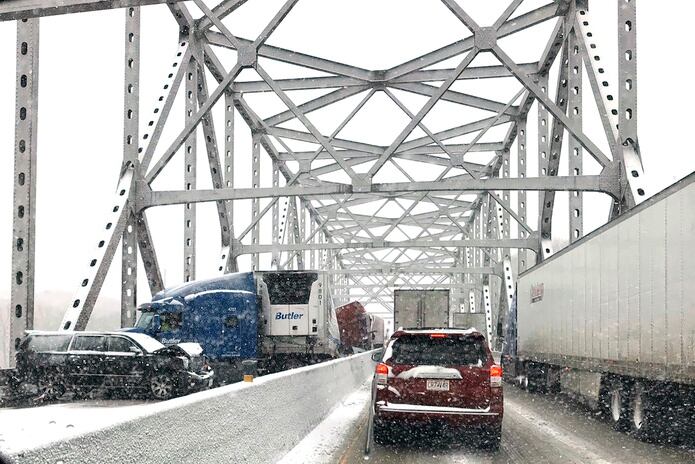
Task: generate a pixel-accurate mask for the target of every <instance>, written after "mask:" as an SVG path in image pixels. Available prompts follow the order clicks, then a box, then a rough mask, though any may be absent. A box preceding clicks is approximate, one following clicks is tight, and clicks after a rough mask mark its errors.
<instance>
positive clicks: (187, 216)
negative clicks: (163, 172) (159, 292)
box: [183, 58, 198, 282]
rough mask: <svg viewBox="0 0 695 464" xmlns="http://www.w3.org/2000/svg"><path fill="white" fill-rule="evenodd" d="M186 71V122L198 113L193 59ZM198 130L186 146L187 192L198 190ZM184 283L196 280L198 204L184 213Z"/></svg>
mask: <svg viewBox="0 0 695 464" xmlns="http://www.w3.org/2000/svg"><path fill="white" fill-rule="evenodd" d="M187 66H188V67H187V69H186V79H185V80H186V122H187V123H188V121H189V120H190V119H192V117H193V115H195V114H196V113H197V112H198V65H197V63H196V62H195V60H194V59H193V58H191V59H190V60H189V61H188V63H187ZM196 137H197V130H194V131H193V132H192V133H191V135H190V136H189V137H188V139H186V143H185V144H184V150H185V151H184V185H185V187H184V188H185V190H195V188H196V161H197V141H196ZM183 223H184V224H183V281H184V282H189V281H191V280H195V260H196V256H195V248H196V243H195V241H196V204H195V203H186V204H185V205H184V212H183Z"/></svg>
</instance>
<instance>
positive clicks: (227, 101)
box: [222, 92, 239, 272]
mask: <svg viewBox="0 0 695 464" xmlns="http://www.w3.org/2000/svg"><path fill="white" fill-rule="evenodd" d="M222 178H223V179H224V185H225V187H226V188H234V98H233V96H232V94H231V93H230V92H226V93H225V94H224V175H223V177H222ZM226 208H227V217H228V218H229V236H230V239H231V241H232V243H231V244H230V249H229V258H228V260H227V264H226V266H225V272H236V271H238V270H239V266H238V265H237V258H236V256H235V255H234V253H233V251H234V250H232V248H233V246H234V240H235V239H236V235H235V233H234V201H231V200H230V201H228V202H227V203H226Z"/></svg>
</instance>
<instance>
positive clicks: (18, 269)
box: [0, 18, 39, 367]
mask: <svg viewBox="0 0 695 464" xmlns="http://www.w3.org/2000/svg"><path fill="white" fill-rule="evenodd" d="M38 90H39V19H38V18H36V19H24V20H21V21H17V83H16V106H15V150H14V184H13V185H14V209H13V210H12V211H13V214H12V284H11V290H10V308H9V310H10V315H9V316H10V317H9V320H10V334H9V338H8V339H7V340H6V341H3V343H7V344H8V345H9V346H7V348H9V349H6V350H5V352H7V353H9V356H10V359H9V366H10V367H14V363H15V352H16V350H17V347H18V346H19V341H20V339H21V337H22V336H23V335H24V331H25V330H27V329H33V328H34V253H35V248H34V244H35V239H36V237H35V231H36V223H35V220H36V214H35V212H36V134H37V114H38V93H39V92H38ZM0 363H1V364H2V365H4V364H5V360H0Z"/></svg>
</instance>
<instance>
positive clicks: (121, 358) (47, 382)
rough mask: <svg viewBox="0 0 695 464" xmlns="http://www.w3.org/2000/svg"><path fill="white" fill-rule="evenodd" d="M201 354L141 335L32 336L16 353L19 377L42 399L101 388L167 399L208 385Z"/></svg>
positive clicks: (190, 346) (187, 345) (209, 379)
mask: <svg viewBox="0 0 695 464" xmlns="http://www.w3.org/2000/svg"><path fill="white" fill-rule="evenodd" d="M202 351H203V350H202V348H201V347H200V345H198V344H197V343H181V344H179V345H172V346H166V347H165V346H164V345H162V344H161V343H159V342H158V341H157V340H155V339H154V338H152V337H150V336H148V335H145V334H140V333H126V332H38V331H30V332H27V336H26V337H25V338H24V339H23V340H22V342H21V344H20V346H19V350H18V352H17V374H18V378H19V379H21V381H22V382H26V383H30V384H36V385H37V388H38V393H39V394H40V395H41V396H42V397H43V398H45V399H55V398H58V397H60V396H62V395H63V394H64V393H65V392H66V391H68V390H70V391H73V392H75V394H84V393H86V392H88V391H90V390H92V389H97V388H105V389H107V390H109V391H114V390H115V391H133V390H140V391H146V392H148V393H149V394H150V395H151V396H152V397H154V398H155V399H158V400H165V399H168V398H171V397H173V396H175V395H177V394H183V393H186V392H188V391H190V390H193V389H200V388H205V387H209V386H210V385H211V384H212V380H213V376H214V372H213V371H212V369H210V367H209V366H208V365H207V362H206V360H205V357H204V356H203V355H202Z"/></svg>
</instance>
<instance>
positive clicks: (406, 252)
mask: <svg viewBox="0 0 695 464" xmlns="http://www.w3.org/2000/svg"><path fill="white" fill-rule="evenodd" d="M257 1H260V0H248V3H252V2H257ZM53 3H55V2H52V1H48V0H45V1H44V0H8V1H5V2H2V4H0V19H3V20H17V24H18V29H17V30H18V32H17V38H18V41H17V112H16V121H17V122H16V127H17V129H16V144H15V185H14V202H15V208H14V211H15V215H14V217H13V224H14V228H13V231H14V238H13V244H12V246H13V258H12V295H11V298H12V302H11V320H12V323H11V328H12V340H11V343H12V344H13V343H14V340H15V339H17V338H18V337H19V336H20V335H21V333H22V331H23V330H24V329H26V328H30V327H31V326H32V311H33V275H34V274H33V266H34V264H33V263H34V256H33V253H34V247H33V241H34V217H35V214H34V211H33V205H34V196H35V187H36V185H35V177H34V175H33V173H34V172H35V169H36V163H37V160H36V151H35V138H36V130H37V128H36V116H37V108H38V106H37V99H38V94H37V91H36V89H37V86H38V69H39V60H38V41H39V34H38V31H39V22H40V17H41V16H46V15H53V14H69V13H73V12H78V11H88V10H94V9H103V8H123V11H124V21H125V34H124V39H123V40H124V42H125V53H126V56H125V59H124V63H125V80H124V87H123V88H124V102H125V105H124V109H123V118H124V135H123V145H124V149H123V163H122V167H121V170H120V172H119V173H114V181H115V182H116V183H117V190H116V192H115V194H114V198H113V201H112V202H111V203H110V204H108V205H104V210H103V211H102V212H101V213H102V214H103V215H104V220H103V223H102V224H103V229H102V232H101V234H100V236H99V237H93V245H94V248H93V251H92V252H91V254H90V255H89V256H87V255H85V256H84V257H83V259H84V271H83V273H82V275H79V276H75V281H76V287H77V291H76V293H75V297H74V299H73V300H72V301H71V303H70V305H69V308H67V311H66V313H65V316H64V319H63V321H62V323H61V327H60V328H61V329H63V330H73V329H77V330H80V329H84V328H85V326H86V324H87V321H88V320H89V317H90V314H91V311H92V308H93V306H94V303H95V301H96V298H97V296H98V294H99V291H100V289H101V285H102V283H103V281H104V278H105V276H106V273H107V271H108V270H109V268H110V267H111V265H112V263H113V262H114V258H115V257H116V256H117V251H119V247H120V251H121V255H120V256H121V262H122V279H123V294H122V324H123V325H131V324H132V323H133V321H134V317H135V305H136V295H137V268H138V265H137V263H138V260H142V262H143V264H144V269H145V272H146V273H147V280H148V282H149V287H150V288H149V290H150V291H151V292H153V293H154V292H156V291H158V290H161V289H162V288H163V287H164V286H165V284H166V285H172V284H177V283H179V282H181V281H188V280H191V279H195V278H196V262H197V261H198V260H197V255H196V239H197V234H196V226H197V221H196V210H195V208H196V204H198V203H200V202H214V203H215V205H216V208H217V213H218V214H217V215H218V219H219V225H218V227H219V231H220V253H219V257H218V260H217V261H218V264H217V265H216V269H217V272H219V273H227V272H233V271H237V270H240V269H239V258H240V257H242V256H244V255H250V256H251V259H250V263H251V267H252V268H253V269H257V268H268V266H270V267H272V268H277V269H304V268H307V269H308V268H315V269H322V270H326V271H327V272H329V273H330V274H331V276H332V277H333V287H334V288H333V296H334V298H335V301H336V303H343V302H347V301H348V300H350V299H354V298H358V299H361V300H362V301H363V302H364V303H366V304H374V305H380V306H382V307H383V308H385V309H386V310H390V309H392V304H393V298H392V290H393V288H394V287H410V288H435V287H436V288H450V289H451V294H452V305H453V307H454V308H455V309H456V310H459V308H462V309H463V310H466V311H468V310H474V311H482V310H483V308H482V304H483V302H484V301H485V302H490V303H491V304H492V305H494V306H495V307H496V308H495V311H493V316H494V317H493V322H494V324H493V325H495V327H496V326H500V327H501V325H502V322H503V321H502V320H501V317H498V314H500V311H499V309H500V308H502V307H504V306H505V305H506V304H508V301H509V298H510V296H511V292H512V288H513V287H512V286H513V283H512V282H513V273H516V272H521V271H523V270H525V269H526V268H528V267H530V266H531V265H533V264H534V263H535V262H537V261H540V260H542V259H545V258H547V257H548V256H550V255H552V253H553V251H554V250H553V244H554V243H557V240H556V239H557V237H554V236H553V217H554V211H555V210H556V208H555V197H556V195H557V192H569V193H568V195H569V198H570V201H569V208H570V211H569V218H570V219H569V225H568V226H567V227H564V228H565V229H566V228H569V230H570V240H571V241H575V240H577V239H579V238H581V237H582V235H583V234H584V228H583V193H584V192H600V193H603V194H605V195H607V196H609V197H610V198H611V199H612V201H611V204H612V206H611V214H613V215H617V214H620V213H622V212H623V211H625V210H627V209H629V208H630V207H632V206H634V205H635V204H638V203H639V202H641V201H642V200H643V199H644V198H646V197H647V196H648V194H647V189H646V188H645V182H644V176H643V172H642V167H641V161H640V153H639V144H638V139H637V133H636V127H637V125H636V121H637V105H636V88H637V75H636V59H637V53H636V39H635V38H636V20H635V19H636V17H635V8H636V0H616V3H617V7H618V18H619V21H618V24H617V25H616V29H615V35H617V38H616V40H617V41H618V44H619V53H620V56H619V59H618V69H617V70H612V71H614V72H615V71H617V74H614V75H615V76H616V77H615V78H610V77H609V76H610V73H609V71H611V70H610V69H609V67H608V66H606V64H605V63H606V62H607V61H608V60H606V59H605V58H606V57H605V56H602V55H601V54H600V51H601V47H600V44H598V43H597V41H596V40H595V38H594V34H593V30H592V20H591V16H590V10H589V4H588V1H587V0H556V1H552V0H548V1H547V2H545V3H543V2H534V1H530V0H513V1H512V0H507V3H508V6H507V7H506V8H505V9H504V10H503V11H501V12H500V14H499V15H498V17H497V19H496V20H495V21H494V22H493V23H492V24H487V23H486V24H481V23H478V22H476V20H474V19H473V16H472V15H471V14H470V13H469V12H468V11H467V10H466V8H465V7H463V6H462V4H460V3H457V2H456V1H455V0H441V1H439V2H438V1H435V0H432V6H433V7H438V8H441V7H442V6H444V7H445V8H446V10H447V14H450V15H453V18H455V20H456V21H457V22H458V24H460V26H461V31H462V35H461V37H460V39H458V40H456V41H455V42H452V43H449V44H447V45H445V46H443V47H441V48H439V49H436V50H433V51H431V52H429V53H425V54H422V55H421V56H415V57H413V58H412V59H411V60H409V61H406V62H403V63H400V64H398V65H396V66H393V67H391V68H388V69H366V68H364V67H359V66H354V65H350V64H347V63H342V62H340V61H339V60H335V59H332V58H331V57H318V56H313V55H311V54H307V53H302V52H300V51H297V50H290V49H288V48H283V47H281V46H279V45H271V44H270V42H271V38H272V34H273V33H274V32H275V31H276V29H277V28H278V27H280V26H281V25H282V23H283V21H285V20H286V18H288V17H289V16H290V15H292V14H293V10H294V9H295V7H296V5H297V4H298V3H299V0H288V1H286V2H285V3H284V4H281V6H280V7H279V8H278V10H277V11H275V12H274V14H272V15H269V18H268V19H266V20H265V25H264V27H262V29H261V32H260V33H259V34H258V35H257V36H256V37H242V36H240V35H239V34H238V33H236V32H235V31H234V29H233V28H232V27H231V26H230V25H229V24H230V21H229V20H230V19H231V18H233V17H234V15H236V14H239V13H240V12H241V11H242V9H243V7H244V5H245V4H246V3H247V0H224V1H222V2H220V3H218V4H214V5H213V4H212V3H211V2H205V1H203V0H194V1H187V2H169V3H167V7H168V9H169V11H170V12H171V18H172V20H173V21H176V22H177V24H178V28H179V36H178V37H172V52H173V53H172V61H171V62H172V66H171V67H170V68H169V69H167V70H164V71H163V75H164V77H165V79H164V81H163V83H162V89H163V92H162V95H161V97H160V98H159V99H158V100H157V101H156V102H155V104H154V107H153V108H143V110H147V111H141V102H140V98H139V91H140V79H139V67H140V7H141V6H142V7H144V5H149V4H152V3H161V2H158V1H144V0H143V1H137V0H121V1H117V0H112V1H98V2H97V1H92V0H70V1H66V2H61V6H60V7H58V8H56V7H55V6H54V5H52V4H53ZM529 3H532V4H533V5H532V6H530V7H529V5H528V4H529ZM538 27H545V29H544V30H548V31H550V33H549V34H545V35H544V36H543V39H542V40H539V41H537V42H535V43H532V42H529V41H526V42H524V46H525V48H526V49H528V50H532V51H534V57H533V59H532V60H530V61H529V60H517V59H514V58H513V56H514V54H512V53H510V52H509V50H508V46H509V44H511V43H513V42H514V41H515V40H516V39H515V38H516V37H517V36H520V35H521V34H523V33H524V32H526V31H528V30H532V29H534V28H538ZM174 40H176V41H177V42H174ZM347 40H348V39H346V46H348V45H347ZM519 40H527V39H526V38H521V39H519ZM283 65H284V66H287V68H286V69H285V71H284V72H283V73H282V76H281V77H278V76H275V75H274V74H275V73H276V71H275V70H276V69H279V68H278V66H283ZM292 72H295V73H296V74H295V75H292ZM249 76H251V77H249ZM479 82H485V84H486V85H487V86H488V88H490V89H497V90H495V91H494V92H478V91H476V89H477V88H478V86H476V85H472V84H473V83H479ZM496 86H498V87H496ZM180 93H182V94H183V95H184V98H185V111H186V114H185V125H184V127H183V129H181V130H177V133H176V134H175V137H173V138H171V139H170V140H165V138H164V137H163V134H164V133H165V132H166V131H165V129H166V128H167V125H168V124H169V121H170V119H171V118H172V117H173V112H172V107H173V106H174V100H175V99H176V96H177V94H180ZM268 95H272V96H273V98H274V99H275V100H276V101H277V102H279V104H281V110H279V111H274V112H270V113H269V114H267V113H268V111H267V108H264V107H263V106H262V105H259V103H258V101H259V99H260V97H262V96H268ZM307 95H310V97H307ZM491 95H492V96H491ZM376 98H381V99H382V101H386V102H389V104H390V105H392V108H393V109H394V111H396V112H397V113H398V117H399V118H402V119H404V120H405V121H406V122H405V123H404V124H403V126H402V128H401V129H400V130H399V131H398V132H397V133H396V134H395V136H393V137H390V138H389V139H388V140H387V141H386V142H384V143H383V144H378V143H373V142H371V141H369V140H373V139H374V137H366V138H365V139H359V138H358V137H355V136H345V135H343V133H345V129H346V128H347V127H348V126H350V124H351V122H352V121H353V120H354V119H355V118H358V117H362V115H364V114H365V113H366V112H368V111H370V109H371V106H370V103H371V102H372V101H373V100H374V99H376ZM414 102H415V103H414ZM589 103H590V104H592V105H593V106H594V107H595V108H596V109H597V110H598V111H597V112H596V114H598V118H599V119H600V121H599V122H600V127H602V128H603V133H602V134H600V135H601V136H602V137H603V138H604V140H607V143H599V142H598V141H597V140H596V136H594V137H590V136H589V135H587V134H586V133H585V132H583V127H585V126H586V121H585V120H584V119H585V117H584V108H585V107H586V106H587V105H588V104H589ZM339 105H342V107H343V108H344V107H346V105H347V106H349V109H348V111H343V113H344V114H343V115H342V116H341V118H339V119H337V120H336V121H335V122H333V123H331V124H332V125H331V124H329V123H328V122H327V119H325V116H324V115H325V114H326V111H330V110H331V109H332V108H335V107H338V106H339ZM220 108H221V111H220ZM442 112H444V113H445V114H450V117H449V118H448V120H449V121H450V122H449V124H448V126H446V127H441V126H442V125H441V123H439V122H437V123H436V124H435V123H434V122H432V121H435V120H437V121H440V120H441V118H440V119H436V118H435V117H434V115H435V114H437V113H440V114H441V113H442ZM446 112H449V113H446ZM235 115H238V116H240V118H237V119H239V120H241V119H243V121H244V122H245V125H244V124H239V123H235ZM462 115H468V116H467V117H463V116H462ZM471 115H473V116H471ZM374 117H375V120H378V118H379V117H380V116H379V115H375V116H374ZM384 117H385V116H384ZM140 120H143V121H145V120H147V121H148V122H147V123H146V124H140ZM435 125H436V126H437V127H434V126H435ZM143 127H144V130H143V129H142V128H143ZM327 127H328V129H326V128H327ZM374 130H375V131H378V128H377V127H375V129H374ZM240 131H250V133H251V144H250V145H251V146H248V147H246V148H245V149H242V150H239V148H238V147H237V150H236V152H235V149H234V140H235V137H237V136H238V134H239V133H240ZM199 141H204V143H202V144H200V143H198V142H199ZM600 146H605V147H607V148H608V149H607V150H605V148H604V149H602V148H599V147H600ZM200 156H203V157H206V158H207V161H208V163H207V164H208V165H209V170H208V172H196V166H197V164H198V163H197V161H196V160H197V157H200ZM174 157H182V158H183V159H184V172H178V171H177V172H173V170H172V169H170V167H169V164H170V162H171V160H172V159H173V158H174ZM563 158H564V159H566V161H564V162H563V168H561V164H560V163H561V160H562V159H563ZM241 159H243V160H244V162H243V163H241V162H240V160H241ZM242 164H243V165H244V166H250V169H249V172H248V179H249V180H250V184H249V186H244V187H243V188H242V187H240V186H235V174H234V173H235V170H238V169H239V166H241V165H242ZM564 166H567V167H564ZM166 176H176V178H177V179H183V180H184V186H185V188H184V189H181V190H175V191H172V190H166V191H163V190H157V189H155V188H154V187H153V185H154V181H155V180H156V179H159V178H162V177H166ZM201 176H210V179H211V181H212V182H211V184H212V188H210V189H199V188H197V180H199V179H200V178H201ZM236 177H237V178H239V175H238V173H237V175H236ZM535 198H538V206H537V207H536V206H535V205H534V206H533V208H531V207H529V204H528V201H529V200H531V199H535ZM241 202H247V203H249V204H250V205H251V207H250V208H248V215H247V216H250V217H249V218H248V220H247V221H242V222H239V221H235V220H234V219H233V218H235V217H238V214H236V215H235V208H239V207H240V206H239V205H241ZM174 204H176V205H181V207H182V208H183V209H184V222H183V224H182V227H183V230H184V233H183V243H182V246H183V249H184V263H183V269H184V274H183V275H182V276H180V278H174V279H173V281H171V282H166V283H165V282H164V281H163V278H162V275H163V273H162V270H161V269H160V265H159V263H158V259H157V253H163V252H166V250H165V249H162V248H161V245H158V244H157V243H156V242H155V241H154V240H153V237H152V233H151V230H150V227H149V223H148V211H149V210H150V209H151V208H156V207H159V206H162V205H174ZM535 210H537V215H536V217H530V215H529V213H531V214H534V213H533V212H534V211H535ZM39 214H40V213H39ZM244 214H245V215H246V210H244ZM563 217H566V216H563ZM266 229H267V230H269V231H270V233H269V234H268V233H266ZM512 261H514V263H515V264H514V266H513V267H514V272H513V271H512ZM241 270H245V269H241ZM483 289H485V295H484V294H483ZM476 305H477V306H479V307H477V308H476ZM382 311H383V309H382Z"/></svg>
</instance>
